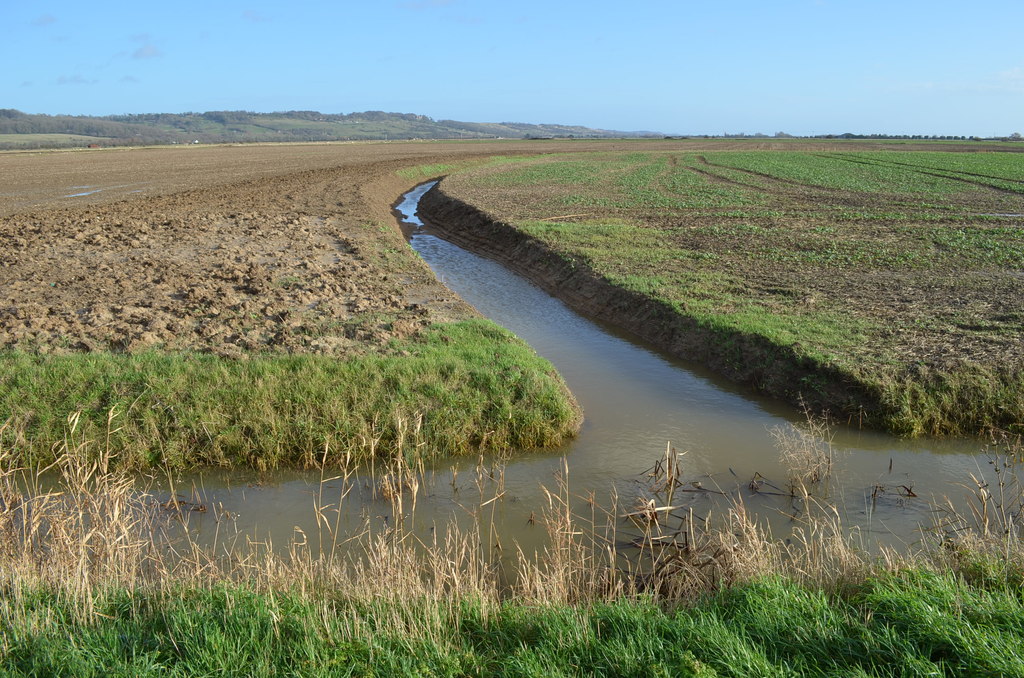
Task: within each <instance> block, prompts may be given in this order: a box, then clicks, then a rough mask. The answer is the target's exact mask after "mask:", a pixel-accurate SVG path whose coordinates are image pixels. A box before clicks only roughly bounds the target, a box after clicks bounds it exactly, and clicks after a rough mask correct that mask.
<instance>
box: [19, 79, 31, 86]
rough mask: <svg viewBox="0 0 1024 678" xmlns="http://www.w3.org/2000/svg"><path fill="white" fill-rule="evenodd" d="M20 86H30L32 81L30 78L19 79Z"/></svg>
mask: <svg viewBox="0 0 1024 678" xmlns="http://www.w3.org/2000/svg"><path fill="white" fill-rule="evenodd" d="M21 86H22V87H31V86H32V81H31V80H22V81H21Z"/></svg>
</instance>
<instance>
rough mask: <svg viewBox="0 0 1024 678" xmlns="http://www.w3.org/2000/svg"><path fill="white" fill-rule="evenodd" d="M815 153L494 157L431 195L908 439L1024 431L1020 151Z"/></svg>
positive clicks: (622, 318) (547, 264)
mask: <svg viewBox="0 0 1024 678" xmlns="http://www.w3.org/2000/svg"><path fill="white" fill-rule="evenodd" d="M697 150H698V151H699V149H697ZM813 150H814V152H807V150H805V149H801V151H802V152H797V151H788V150H780V151H764V150H761V151H758V152H738V153H737V152H732V151H727V152H722V150H721V149H715V148H709V149H708V150H707V151H705V152H694V149H686V148H682V149H679V150H678V151H677V152H664V151H660V150H659V151H652V152H650V153H647V152H642V153H579V154H565V155H558V156H547V157H542V158H533V159H523V158H508V159H497V160H495V161H493V162H491V163H489V164H487V165H483V166H478V167H475V168H471V169H467V170H464V171H458V172H453V173H452V174H451V175H450V176H449V177H448V178H447V179H445V181H444V182H442V183H441V184H440V185H439V187H438V188H436V189H435V190H434V191H433V192H432V193H431V194H428V195H427V196H425V198H424V200H423V202H422V203H421V205H422V207H423V208H424V210H425V211H426V214H427V216H428V217H429V218H431V220H432V221H433V222H434V223H435V225H436V226H439V227H440V228H443V229H445V230H446V232H447V234H448V236H449V237H450V238H451V239H453V240H455V241H457V242H460V243H461V244H463V245H465V246H468V247H470V248H472V249H475V250H478V251H482V252H486V253H488V254H490V255H491V256H494V257H496V258H499V259H501V260H503V261H505V262H506V263H507V264H508V265H510V266H512V267H514V268H516V269H518V270H520V271H521V272H523V273H525V274H527V275H528V276H531V277H533V278H534V279H536V280H537V281H538V282H540V283H541V284H542V285H543V286H545V287H546V288H547V289H548V290H549V291H550V292H552V293H554V294H556V295H558V296H560V297H562V298H564V299H566V300H567V301H569V302H570V303H571V304H572V305H574V306H575V307H576V308H577V309H579V310H581V311H583V312H584V313H588V314H590V315H593V316H596V317H600V318H601V319H604V320H609V321H611V322H614V323H617V324H619V325H621V326H623V327H625V328H627V329H630V330H633V331H634V332H636V333H637V334H639V335H640V336H642V337H644V338H646V339H648V340H650V341H652V342H654V343H656V344H658V345H660V346H661V347H663V348H664V349H666V350H668V351H670V352H672V353H674V354H676V355H678V356H680V357H683V358H687V359H693V360H699V361H702V362H705V363H707V364H708V365H710V366H711V367H713V368H714V369H716V370H717V371H719V372H721V373H723V374H724V375H726V376H728V377H730V378H732V379H733V380H735V381H738V382H740V383H744V384H748V385H751V386H753V387H754V388H756V389H758V390H761V391H763V392H766V393H769V394H772V395H775V396H778V397H782V398H785V399H787V400H790V401H791V402H794V403H800V402H802V403H804V404H807V405H809V406H811V407H812V408H813V409H816V410H824V411H828V412H830V413H831V414H832V415H834V416H836V417H841V420H842V421H844V422H845V421H850V422H851V423H854V424H861V425H865V426H869V427H875V428H883V429H887V430H890V431H892V432H895V433H900V434H904V435H920V434H928V435H943V434H975V433H979V432H983V431H988V430H990V429H992V428H1004V429H1011V430H1016V429H1020V428H1021V426H1022V422H1024V349H1022V346H1024V342H1022V341H1021V339H1022V338H1024V325H1022V319H1024V280H1022V278H1021V276H1020V273H1019V272H1020V270H1021V268H1022V267H1024V239H1022V238H1021V231H1020V227H1019V226H1020V219H1021V217H1020V214H1021V213H1022V211H1024V210H1022V208H1024V174H1022V172H1021V169H1020V164H1019V162H1017V159H1018V158H1019V157H1020V155H1019V154H1015V153H1005V154H967V153H960V152H957V153H953V152H934V153H916V152H906V151H905V150H901V151H899V152H892V151H889V152H883V153H878V152H866V150H865V149H861V148H856V147H848V148H845V149H842V150H843V152H839V149H837V148H833V149H813Z"/></svg>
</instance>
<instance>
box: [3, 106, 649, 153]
mask: <svg viewBox="0 0 1024 678" xmlns="http://www.w3.org/2000/svg"><path fill="white" fill-rule="evenodd" d="M0 135H20V137H21V138H11V137H7V138H6V139H0V147H4V148H32V147H61V146H82V145H89V144H90V143H91V141H90V140H89V139H85V140H83V139H81V138H80V137H90V138H93V139H95V142H94V143H96V144H98V145H103V146H113V145H134V144H175V143H177V144H189V143H237V142H256V141H349V140H367V139H481V138H484V139H486V138H513V139H522V138H575V137H582V138H608V137H641V136H661V135H660V134H657V133H653V132H621V131H612V130H601V129H592V128H589V127H580V126H571V125H553V124H551V125H548V124H542V125H533V124H527V123H513V122H502V123H477V122H460V121H457V120H434V119H432V118H430V117H428V116H425V115H416V114H413V113H387V112H385V111H364V112H362V113H348V114H341V113H338V114H334V113H319V112H317V111H286V112H283V113H254V112H251V111H208V112H206V113H191V112H190V113H138V114H128V115H110V116H103V117H94V116H70V115H35V114H28V113H22V112H21V111H17V110H13V109H0ZM39 135H47V136H46V137H41V136H39ZM53 135H69V136H68V137H67V138H63V139H62V138H60V137H54V136H53ZM70 135H73V136H70Z"/></svg>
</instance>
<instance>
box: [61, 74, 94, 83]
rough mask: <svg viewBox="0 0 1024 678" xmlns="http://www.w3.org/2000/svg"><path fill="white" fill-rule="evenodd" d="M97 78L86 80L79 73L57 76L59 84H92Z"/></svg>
mask: <svg viewBox="0 0 1024 678" xmlns="http://www.w3.org/2000/svg"><path fill="white" fill-rule="evenodd" d="M95 82H96V81H95V80H86V79H85V78H83V77H82V76H81V74H79V73H75V74H74V75H61V76H58V77H57V84H58V85H92V84H93V83H95Z"/></svg>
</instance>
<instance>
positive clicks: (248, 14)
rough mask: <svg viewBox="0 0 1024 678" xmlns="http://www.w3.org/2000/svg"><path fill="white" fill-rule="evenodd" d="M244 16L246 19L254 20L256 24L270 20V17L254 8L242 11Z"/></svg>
mask: <svg viewBox="0 0 1024 678" xmlns="http://www.w3.org/2000/svg"><path fill="white" fill-rule="evenodd" d="M242 18H243V19H245V20H246V21H249V22H252V23H254V24H261V23H264V22H266V21H270V19H268V18H267V17H265V16H263V15H262V14H260V13H259V12H257V11H256V10H252V9H247V10H245V11H244V12H242Z"/></svg>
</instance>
